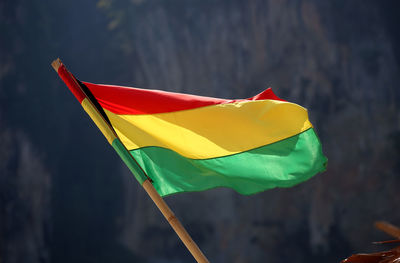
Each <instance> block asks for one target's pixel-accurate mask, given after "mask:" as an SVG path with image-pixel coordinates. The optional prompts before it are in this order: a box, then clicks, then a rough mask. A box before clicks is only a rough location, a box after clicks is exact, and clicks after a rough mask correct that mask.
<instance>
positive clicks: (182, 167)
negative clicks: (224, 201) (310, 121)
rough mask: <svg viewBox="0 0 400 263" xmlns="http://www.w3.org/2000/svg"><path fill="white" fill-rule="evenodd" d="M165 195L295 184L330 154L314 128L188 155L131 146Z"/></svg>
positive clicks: (257, 189)
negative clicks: (242, 148)
mask: <svg viewBox="0 0 400 263" xmlns="http://www.w3.org/2000/svg"><path fill="white" fill-rule="evenodd" d="M130 152H131V154H132V156H133V157H134V158H135V159H136V160H137V162H138V163H139V165H140V166H141V167H142V168H143V169H144V170H145V172H146V173H147V174H148V175H149V176H150V177H151V179H152V180H153V184H154V187H155V188H156V190H157V191H158V193H159V194H160V195H161V196H166V195H170V194H175V193H180V192H191V191H203V190H207V189H211V188H215V187H229V188H232V189H234V190H236V191H237V192H239V193H241V194H244V195H249V194H254V193H257V192H261V191H265V190H267V189H271V188H274V187H290V186H293V185H295V184H298V183H300V182H303V181H305V180H307V179H309V178H310V177H312V176H313V175H315V174H316V173H318V172H322V171H324V170H325V167H326V163H327V158H326V157H325V156H324V154H323V153H322V150H321V145H320V142H319V139H318V137H317V135H316V134H315V132H314V129H312V128H311V129H309V130H307V131H304V132H302V133H300V134H298V135H296V136H293V137H290V138H288V139H285V140H282V141H279V142H276V143H273V144H269V145H266V146H262V147H259V148H256V149H252V150H250V151H246V152H242V153H238V154H234V155H229V156H224V157H218V158H212V159H203V160H199V159H188V158H185V157H183V156H181V155H179V154H177V153H176V152H174V151H171V150H168V149H165V148H160V147H145V148H140V149H136V150H132V151H130Z"/></svg>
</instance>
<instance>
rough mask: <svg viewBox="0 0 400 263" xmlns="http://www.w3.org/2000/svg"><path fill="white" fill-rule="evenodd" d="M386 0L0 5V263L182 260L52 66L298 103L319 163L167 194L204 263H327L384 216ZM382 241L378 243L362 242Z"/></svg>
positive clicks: (388, 201)
mask: <svg viewBox="0 0 400 263" xmlns="http://www.w3.org/2000/svg"><path fill="white" fill-rule="evenodd" d="M399 8H400V4H399V2H398V1H396V0H392V1H389V0H383V1H373V0H351V1H349V0H335V1H319V0H293V1H289V0H279V1H278V0H275V1H273V0H263V1H262V0H251V1H243V0H219V1H216V0H214V1H212V0H169V1H166V0H164V1H162V0H119V1H117V0H100V1H98V0H85V1H61V0H52V1H38V0H36V1H31V0H14V1H11V0H1V1H0V262H1V263H9V262H32V263H36V262H57V263H63V262H68V263H70V262H147V263H181V262H194V260H193V259H192V257H191V256H190V254H189V252H187V251H186V249H185V247H184V246H183V245H182V243H181V242H180V241H179V240H178V238H177V236H176V235H175V233H174V232H173V231H172V229H171V228H170V226H169V225H168V224H167V222H166V220H165V219H164V218H163V217H162V215H161V213H160V212H159V211H158V210H157V208H156V207H155V205H154V204H153V203H152V202H151V201H150V200H149V198H148V197H147V195H146V194H145V192H144V190H142V189H141V187H140V186H139V185H138V183H137V182H136V181H135V179H134V177H133V176H132V175H131V174H130V173H129V172H128V171H127V169H126V168H125V167H124V165H123V163H122V162H121V161H120V160H119V158H118V157H117V155H116V153H115V152H114V151H113V149H112V148H111V147H110V146H109V145H108V143H107V142H106V140H105V139H104V138H103V136H102V135H101V133H100V132H99V131H98V130H97V128H96V127H95V126H94V124H93V123H92V121H91V120H90V119H89V117H88V116H86V114H85V113H84V111H83V110H82V109H81V107H80V105H79V104H78V103H77V101H76V100H75V98H74V97H73V96H72V94H70V92H69V90H68V89H67V88H66V86H65V85H64V84H63V83H62V82H61V80H60V79H59V77H58V76H57V74H56V73H55V72H54V70H53V69H52V68H51V66H50V63H51V62H52V61H53V60H54V59H55V58H57V57H60V58H61V60H62V61H63V62H64V63H65V64H66V66H67V67H68V68H69V70H70V71H71V72H72V73H74V74H75V75H76V76H77V77H78V78H79V79H81V80H84V81H89V82H93V83H107V84H116V85H127V86H135V87H140V88H149V89H162V90H167V91H175V92H185V93H192V94H198V95H205V96H215V97H224V98H245V97H250V96H253V95H255V94H257V93H259V92H261V91H262V90H263V89H265V88H267V87H269V86H271V87H272V88H273V90H274V92H275V93H276V94H277V95H278V96H280V97H282V98H284V99H286V100H289V101H292V102H295V103H298V104H301V105H303V106H305V107H307V108H308V109H309V114H310V119H311V121H312V123H313V124H314V126H315V127H316V130H317V132H318V134H319V136H320V139H321V141H322V146H323V150H324V153H325V154H326V155H327V157H328V159H329V162H328V170H327V171H326V172H325V173H323V174H319V175H317V176H315V177H314V178H312V179H311V180H309V181H307V182H305V183H303V184H300V185H298V186H296V187H293V188H289V189H273V190H270V191H266V192H263V193H260V194H257V195H253V196H242V195H239V194H237V193H235V192H234V191H232V190H229V189H214V190H209V191H205V192H200V193H186V194H178V195H175V196H170V197H167V198H166V201H167V203H168V204H169V205H170V206H171V208H172V209H173V210H174V212H175V213H176V215H177V216H178V218H179V219H181V221H182V222H183V224H184V225H185V226H186V227H187V229H188V231H189V232H190V233H191V234H192V236H193V239H194V240H195V241H196V242H197V243H198V245H199V246H200V248H201V249H202V250H203V252H204V253H205V254H206V255H207V257H208V258H209V260H210V261H211V262H221V263H225V262H233V263H245V262H272V263H275V262H276V263H278V262H339V261H340V260H341V259H343V258H345V257H347V256H349V255H350V254H352V253H355V252H372V251H374V250H376V249H377V248H376V246H374V245H371V242H372V241H378V240H386V239H389V237H388V236H386V235H385V234H383V233H381V232H379V231H378V230H376V229H374V228H373V223H374V222H375V221H376V220H387V221H389V222H391V223H393V224H395V225H397V226H399V225H400V211H399V204H400V193H399V189H400V89H399V88H400V87H399V84H400V71H399V62H400V45H399V44H400V42H399V41H400V31H399V29H398V28H399V22H398V16H399V15H398V10H399ZM379 249H380V250H382V249H381V248H379Z"/></svg>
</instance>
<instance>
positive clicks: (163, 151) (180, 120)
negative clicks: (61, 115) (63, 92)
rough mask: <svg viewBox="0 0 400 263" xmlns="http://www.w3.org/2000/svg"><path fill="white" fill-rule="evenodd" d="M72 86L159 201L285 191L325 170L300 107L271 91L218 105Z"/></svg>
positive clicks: (164, 95) (218, 101) (110, 88)
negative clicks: (217, 191) (227, 191)
mask: <svg viewBox="0 0 400 263" xmlns="http://www.w3.org/2000/svg"><path fill="white" fill-rule="evenodd" d="M80 85H81V86H82V89H83V90H84V91H85V93H90V96H89V97H90V98H91V100H95V102H94V104H95V105H96V107H98V108H99V112H101V113H102V114H103V115H104V119H106V120H107V122H108V123H109V124H110V125H111V127H112V128H113V130H114V131H115V134H116V136H117V137H118V144H119V143H121V144H122V146H123V147H125V148H126V149H127V150H128V151H129V152H130V154H131V155H132V156H133V157H134V159H135V160H136V162H137V163H138V164H139V165H140V167H141V169H143V171H144V172H145V173H146V174H147V176H148V177H149V178H151V180H152V182H153V185H154V187H155V189H156V190H157V192H158V193H159V194H160V195H161V196H167V195H170V194H174V193H180V192H191V191H202V190H207V189H211V188H215V187H229V188H232V189H234V190H236V191H237V192H239V193H241V194H245V195H248V194H254V193H257V192H261V191H264V190H267V189H271V188H274V187H290V186H293V185H296V184H298V183H300V182H303V181H305V180H307V179H309V178H310V177H312V176H313V175H315V174H316V173H318V172H322V171H324V170H325V167H326V163H327V158H326V157H325V156H324V154H323V153H322V149H321V145H320V142H319V139H318V137H317V135H316V133H315V131H314V128H313V126H312V124H311V123H310V122H309V120H308V113H307V110H306V109H305V108H303V107H301V106H299V105H296V104H294V103H290V102H287V101H284V100H282V99H280V98H278V97H277V96H276V95H275V94H274V93H273V92H272V90H271V89H267V90H265V91H264V92H262V93H260V94H258V95H256V96H254V97H251V98H248V99H240V100H226V99H218V98H211V97H203V96H195V95H188V94H180V93H173V92H165V91H159V90H145V89H137V88H130V87H122V86H113V85H99V84H92V83H87V82H83V83H80ZM110 140H111V141H110ZM110 140H109V141H110V143H111V144H113V142H112V140H113V137H111V139H110ZM122 146H119V147H122Z"/></svg>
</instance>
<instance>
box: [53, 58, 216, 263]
mask: <svg viewBox="0 0 400 263" xmlns="http://www.w3.org/2000/svg"><path fill="white" fill-rule="evenodd" d="M51 65H52V66H53V68H54V70H55V71H56V72H57V73H58V74H59V75H60V77H61V79H62V80H63V81H64V82H65V84H66V85H67V86H68V88H69V89H70V90H71V92H72V93H73V94H74V96H75V97H76V98H77V99H78V101H79V102H80V103H81V105H82V107H83V108H84V109H85V111H86V112H87V113H88V115H89V116H90V118H91V119H92V120H93V122H94V123H95V124H96V125H97V127H98V128H99V129H100V131H101V132H102V133H103V135H104V136H105V137H106V139H107V140H108V142H109V143H110V144H111V145H112V147H113V148H114V149H115V150H116V152H117V153H118V155H119V156H120V157H121V159H122V160H123V161H124V162H125V164H126V165H127V166H128V168H129V169H130V170H131V172H132V173H133V174H134V176H135V178H136V179H137V180H138V182H139V183H140V184H141V185H142V186H143V188H144V189H145V191H146V192H147V194H148V195H149V196H150V198H151V199H152V200H153V202H154V203H155V204H156V206H157V207H158V209H159V210H160V211H161V213H162V214H163V216H164V217H165V218H166V219H167V221H168V223H169V224H170V225H171V227H172V228H173V229H174V230H175V232H176V234H177V235H178V237H179V238H180V239H181V240H182V242H183V244H185V246H186V248H187V249H188V250H189V251H190V253H191V254H192V256H193V257H194V258H195V259H196V261H197V262H199V263H208V262H209V261H208V259H207V258H206V257H205V256H204V254H203V252H201V250H200V248H199V247H198V246H197V244H196V243H195V242H194V241H193V239H192V238H191V237H190V235H189V234H188V232H187V231H186V229H185V228H184V227H183V225H182V224H181V222H180V221H179V219H178V218H176V216H175V214H174V213H173V212H172V210H171V209H170V208H169V206H168V205H167V203H165V201H164V199H163V198H162V197H161V196H160V195H159V194H158V192H157V191H156V189H155V188H154V186H153V184H152V183H151V181H150V179H149V177H148V176H147V175H146V174H145V173H144V171H143V170H142V168H141V167H140V166H139V165H138V163H137V162H136V160H135V159H134V158H133V156H132V155H131V154H130V152H129V151H128V150H127V149H126V148H125V146H123V144H122V143H121V142H120V140H119V138H118V136H117V134H116V133H115V131H114V129H113V128H112V127H111V126H110V124H109V123H108V122H107V121H106V120H105V119H104V117H103V116H102V114H101V113H100V112H99V110H98V109H97V107H96V106H95V105H94V104H93V102H92V101H91V100H90V99H89V97H88V96H87V94H86V93H85V91H84V90H82V88H81V86H80V85H79V83H78V81H77V80H76V79H75V78H74V77H73V76H72V74H71V73H69V71H68V70H67V69H66V67H65V65H63V64H62V63H61V61H60V59H56V60H54V61H53V62H52V63H51Z"/></svg>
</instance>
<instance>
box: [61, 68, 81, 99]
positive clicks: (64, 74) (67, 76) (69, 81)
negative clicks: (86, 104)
mask: <svg viewBox="0 0 400 263" xmlns="http://www.w3.org/2000/svg"><path fill="white" fill-rule="evenodd" d="M58 75H59V76H60V78H61V79H62V80H63V81H64V83H65V84H66V85H67V87H68V88H69V90H70V91H71V92H72V94H74V96H75V98H76V99H77V100H78V101H79V103H82V101H83V99H84V98H86V95H85V93H83V91H82V90H81V88H80V87H79V85H78V83H77V82H76V80H75V79H74V77H73V76H72V75H71V73H69V71H68V70H67V69H66V68H65V66H64V65H63V64H61V66H60V67H59V68H58Z"/></svg>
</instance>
